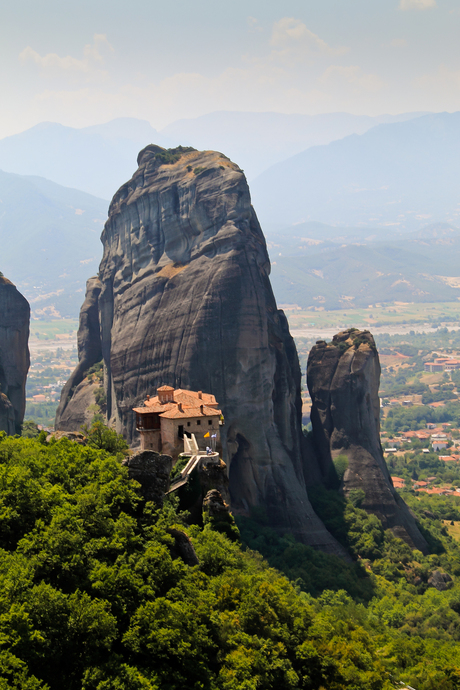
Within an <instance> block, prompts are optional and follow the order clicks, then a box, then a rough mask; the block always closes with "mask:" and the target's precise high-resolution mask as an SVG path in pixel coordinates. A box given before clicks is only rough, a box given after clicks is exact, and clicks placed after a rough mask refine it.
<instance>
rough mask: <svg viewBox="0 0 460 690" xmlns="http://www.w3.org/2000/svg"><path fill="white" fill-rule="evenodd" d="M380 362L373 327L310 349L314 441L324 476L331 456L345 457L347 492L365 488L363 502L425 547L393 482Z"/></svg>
mask: <svg viewBox="0 0 460 690" xmlns="http://www.w3.org/2000/svg"><path fill="white" fill-rule="evenodd" d="M379 382H380V362H379V357H378V353H377V349H376V347H375V342H374V338H373V337H372V335H371V334H370V333H369V331H358V330H357V329H349V330H347V331H343V332H341V333H338V334H337V335H335V336H334V338H333V339H332V342H331V343H329V344H326V342H324V341H318V342H317V344H316V345H315V346H314V347H313V348H312V350H311V351H310V355H309V359H308V366H307V383H308V390H309V391H310V396H311V399H312V411H311V422H312V427H313V441H314V444H315V447H316V450H317V455H318V458H319V464H320V471H321V473H322V477H323V481H324V482H325V483H327V482H328V481H330V480H331V476H332V475H333V473H334V464H333V461H334V460H335V459H337V458H338V456H346V458H347V461H348V467H347V468H346V469H345V473H344V475H343V479H342V482H341V487H342V490H343V492H344V494H345V495H346V496H349V495H350V493H351V492H352V491H356V490H361V491H363V492H364V497H363V499H362V501H361V507H362V508H364V509H365V510H367V511H369V512H371V513H374V514H375V515H377V517H378V518H379V519H380V520H381V521H382V523H383V525H384V527H385V528H391V530H392V531H393V532H394V533H395V535H396V536H397V537H400V538H401V539H404V540H405V541H406V542H407V543H408V544H410V546H412V547H415V548H418V549H420V550H421V551H426V550H427V544H426V542H425V539H424V538H423V537H422V535H421V533H420V532H419V530H418V528H417V525H416V523H415V519H414V517H413V515H412V513H411V512H410V511H409V509H408V507H407V506H406V504H405V503H404V501H403V500H402V499H401V498H400V497H399V496H398V494H397V493H396V490H395V489H394V487H393V484H392V481H391V477H390V474H389V472H388V469H387V466H386V463H385V460H384V458H383V452H382V446H381V444H380V401H379V397H378V389H379Z"/></svg>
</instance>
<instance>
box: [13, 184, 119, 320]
mask: <svg viewBox="0 0 460 690" xmlns="http://www.w3.org/2000/svg"><path fill="white" fill-rule="evenodd" d="M106 218H107V202H106V201H104V200H102V199H98V198H96V197H94V196H91V195H90V194H85V192H81V191H79V190H76V189H69V188H67V187H62V186H60V185H57V184H55V183H54V182H50V181H49V180H45V179H43V178H40V177H26V176H21V175H13V174H11V173H5V172H1V171H0V243H1V248H2V249H1V254H0V271H2V273H4V275H5V276H7V277H8V278H9V279H10V280H12V281H13V283H15V285H16V286H17V288H18V289H19V290H20V291H21V292H22V293H23V294H24V295H25V297H26V298H27V299H28V300H29V302H30V303H31V307H32V313H33V316H42V317H52V316H58V315H59V316H63V317H65V316H69V317H75V316H77V315H78V312H79V309H80V306H81V304H82V302H83V297H84V291H85V283H86V279H87V278H89V277H90V276H92V275H94V274H95V273H97V269H98V267H99V261H100V259H101V257H102V245H101V242H100V239H99V238H100V234H101V231H102V228H103V224H104V222H105V220H106Z"/></svg>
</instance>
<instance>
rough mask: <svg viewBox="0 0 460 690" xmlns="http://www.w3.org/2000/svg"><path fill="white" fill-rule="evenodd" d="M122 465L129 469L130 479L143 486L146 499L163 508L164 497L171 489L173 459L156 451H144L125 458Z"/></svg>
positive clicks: (143, 494) (142, 490) (142, 489)
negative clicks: (170, 478) (170, 475)
mask: <svg viewBox="0 0 460 690" xmlns="http://www.w3.org/2000/svg"><path fill="white" fill-rule="evenodd" d="M122 465H124V466H125V467H127V468H128V475H129V478H130V479H135V480H136V481H137V482H139V484H140V485H141V492H142V496H143V497H144V499H145V500H146V501H153V502H154V503H156V505H158V506H162V505H163V498H164V495H165V493H166V492H167V491H168V489H169V474H170V472H171V469H172V458H171V457H170V456H169V455H160V453H156V452H155V451H154V450H143V451H141V452H140V453H135V454H134V455H131V457H128V458H125V459H124V460H123V462H122Z"/></svg>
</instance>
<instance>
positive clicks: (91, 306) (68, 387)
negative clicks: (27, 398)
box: [54, 277, 102, 431]
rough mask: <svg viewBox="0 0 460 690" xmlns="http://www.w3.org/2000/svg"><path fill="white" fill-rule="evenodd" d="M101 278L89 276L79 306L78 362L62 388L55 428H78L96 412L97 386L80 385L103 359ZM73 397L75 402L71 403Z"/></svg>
mask: <svg viewBox="0 0 460 690" xmlns="http://www.w3.org/2000/svg"><path fill="white" fill-rule="evenodd" d="M101 287H102V285H101V283H100V281H99V278H97V277H95V278H90V279H89V280H88V281H87V282H86V296H85V301H84V302H83V305H82V307H81V309H80V323H79V327H78V335H77V346H78V364H77V367H76V369H75V371H74V372H73V373H72V375H71V377H70V378H69V380H68V381H67V383H66V384H65V386H64V388H63V389H62V391H61V399H60V401H59V406H58V409H57V411H56V420H55V424H54V426H55V428H56V429H59V430H62V431H75V430H78V429H80V427H81V425H82V424H87V423H88V422H89V421H90V419H89V417H92V416H93V415H92V414H90V413H88V407H89V406H90V405H94V403H95V402H96V401H95V399H94V391H95V388H96V387H95V386H94V384H92V385H93V387H92V388H91V384H89V383H88V385H86V386H85V385H82V386H81V385H80V384H82V382H83V379H84V377H85V375H86V372H87V371H88V369H89V368H90V367H91V366H93V364H96V363H97V362H100V361H101V359H102V347H101V335H100V329H99V309H98V298H99V294H100V292H101ZM85 383H87V382H85ZM70 400H72V406H71V407H70V408H69V409H68V405H69V403H70Z"/></svg>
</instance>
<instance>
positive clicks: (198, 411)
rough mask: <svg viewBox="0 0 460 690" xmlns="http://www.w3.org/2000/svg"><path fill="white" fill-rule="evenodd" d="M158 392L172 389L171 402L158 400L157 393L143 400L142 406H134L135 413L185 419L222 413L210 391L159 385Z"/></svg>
mask: <svg viewBox="0 0 460 690" xmlns="http://www.w3.org/2000/svg"><path fill="white" fill-rule="evenodd" d="M158 391H160V392H171V391H173V402H172V401H170V402H164V403H162V402H160V400H159V398H158V395H156V396H155V397H154V398H149V399H147V400H146V401H145V402H144V407H135V408H134V412H137V414H152V413H156V414H158V415H159V416H160V417H163V418H165V419H181V418H184V419H187V418H190V417H216V416H219V417H220V415H221V414H222V412H221V410H219V409H218V407H217V405H218V403H217V402H216V398H215V396H214V395H212V394H211V393H202V392H201V391H187V390H184V389H182V388H177V389H176V390H175V389H174V388H171V386H161V388H158Z"/></svg>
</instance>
